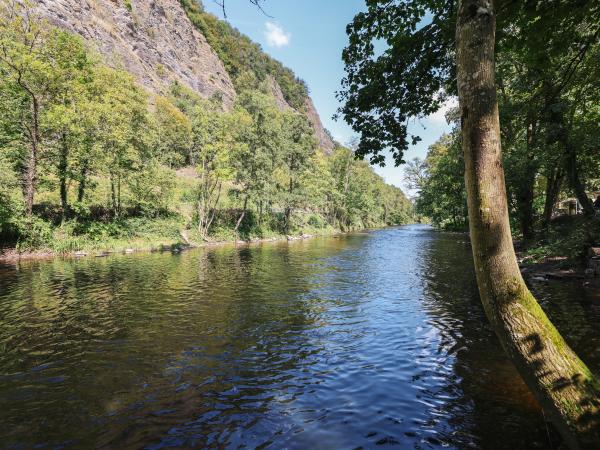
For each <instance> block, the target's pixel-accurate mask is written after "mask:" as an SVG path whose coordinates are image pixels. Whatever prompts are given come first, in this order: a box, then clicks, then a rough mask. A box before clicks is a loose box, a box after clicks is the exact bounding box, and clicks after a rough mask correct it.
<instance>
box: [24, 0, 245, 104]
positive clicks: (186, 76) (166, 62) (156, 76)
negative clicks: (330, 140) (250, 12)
mask: <svg viewBox="0 0 600 450" xmlns="http://www.w3.org/2000/svg"><path fill="white" fill-rule="evenodd" d="M35 2H36V3H37V4H38V5H39V11H40V13H41V14H42V15H43V16H45V17H46V18H48V20H49V21H50V22H52V23H53V24H55V25H57V26H59V27H62V28H65V29H67V30H69V31H72V32H75V33H77V34H79V35H81V36H82V37H83V38H84V39H86V40H87V41H88V42H90V44H91V45H92V46H93V47H95V48H96V49H97V50H98V51H99V52H100V53H101V54H102V55H103V56H104V58H105V60H106V62H107V63H108V64H110V65H112V66H119V67H123V68H124V69H126V70H127V71H128V72H130V73H131V74H133V75H134V76H135V77H136V78H137V79H138V80H139V82H140V83H142V84H143V85H144V86H146V88H148V89H149V90H150V91H152V92H155V93H160V92H163V91H164V90H165V89H166V88H167V87H168V86H169V85H170V84H171V83H172V82H173V81H175V80H177V81H179V82H181V83H182V84H184V85H186V86H188V87H189V88H191V89H193V90H194V91H196V92H198V93H199V94H200V95H202V96H203V97H210V96H212V95H214V94H220V95H221V96H222V97H223V102H224V104H225V106H226V107H227V106H230V105H231V104H232V103H233V100H234V99H235V95H236V94H235V90H234V88H233V83H232V82H231V80H230V78H229V75H228V74H227V71H226V70H225V68H224V67H223V64H222V63H221V61H220V60H219V58H218V57H217V55H216V54H215V53H214V51H213V50H212V48H211V47H210V46H209V45H208V43H207V42H206V39H205V38H204V36H203V35H202V34H201V33H200V32H199V31H197V30H196V28H195V27H194V26H193V25H192V23H191V22H190V21H189V19H188V18H187V16H186V14H185V12H184V11H183V9H182V8H181V6H180V4H179V0H35Z"/></svg>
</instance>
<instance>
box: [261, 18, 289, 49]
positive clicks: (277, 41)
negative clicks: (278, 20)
mask: <svg viewBox="0 0 600 450" xmlns="http://www.w3.org/2000/svg"><path fill="white" fill-rule="evenodd" d="M291 37H292V35H291V34H290V33H286V32H285V31H283V28H281V27H280V26H279V25H277V24H274V23H273V22H265V38H266V39H267V44H268V45H270V46H271V47H285V46H286V45H288V44H289V43H290V38H291Z"/></svg>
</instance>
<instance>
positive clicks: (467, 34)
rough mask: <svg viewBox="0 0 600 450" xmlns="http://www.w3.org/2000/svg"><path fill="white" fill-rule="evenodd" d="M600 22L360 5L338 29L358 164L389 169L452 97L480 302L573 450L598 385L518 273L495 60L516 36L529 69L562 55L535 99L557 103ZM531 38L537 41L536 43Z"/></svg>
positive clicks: (514, 6) (517, 9) (538, 6)
mask: <svg viewBox="0 0 600 450" xmlns="http://www.w3.org/2000/svg"><path fill="white" fill-rule="evenodd" d="M599 19H600V6H599V5H598V2H594V1H584V0H572V1H568V0H549V1H542V0H531V1H527V2H513V1H509V0H505V1H501V0H500V1H498V0H497V1H495V2H493V1H491V0H460V1H458V2H455V1H452V0H450V1H447V0H443V1H442V0H404V1H402V0H368V1H367V10H366V11H365V12H361V13H359V14H357V15H356V17H355V18H354V20H353V21H352V23H350V24H349V25H348V28H347V32H348V35H349V45H348V47H347V48H346V49H345V50H344V53H343V58H344V62H345V65H346V72H347V75H346V77H345V78H344V80H343V87H342V91H341V92H340V93H339V98H340V100H341V101H342V102H343V104H344V106H343V107H342V108H341V110H340V113H341V115H342V116H343V117H344V118H345V120H346V121H347V122H348V123H349V124H350V125H351V126H352V127H353V129H354V130H355V131H357V132H358V133H360V135H361V140H360V144H359V148H358V152H357V153H358V155H359V156H367V155H370V159H371V162H373V163H377V164H383V163H384V162H385V156H384V155H385V153H384V151H385V150H386V149H388V150H390V151H391V152H392V155H393V157H394V159H395V162H396V164H397V165H398V164H401V163H403V162H404V161H403V153H404V151H405V150H406V149H407V148H408V145H409V142H411V141H412V142H413V143H414V142H416V141H417V140H418V139H419V137H418V136H414V135H410V134H409V130H408V120H409V119H411V118H414V117H424V116H427V115H429V114H431V113H434V112H435V111H437V110H438V109H439V108H440V106H441V105H442V104H443V102H444V101H445V99H446V96H448V95H458V98H459V109H460V116H461V133H462V145H463V152H464V159H465V182H466V187H467V198H468V209H469V226H470V234H471V243H472V250H473V259H474V262H475V270H476V276H477V283H478V286H479V292H480V297H481V300H482V303H483V306H484V309H485V312H486V315H487V317H488V318H489V320H490V322H491V324H492V327H493V328H494V330H495V332H496V334H497V336H498V338H499V339H500V342H501V344H502V346H503V348H504V350H505V351H506V353H507V354H508V356H509V357H510V359H511V360H512V361H513V363H514V364H515V365H516V367H517V369H518V371H519V372H520V374H521V376H522V377H523V379H524V380H525V382H526V383H527V385H528V386H529V387H530V389H531V390H532V392H533V393H534V395H535V396H536V397H537V399H538V400H539V402H540V404H541V405H542V407H543V409H544V411H545V412H546V413H547V416H548V417H549V418H550V420H551V421H552V422H553V423H554V424H555V426H556V427H557V429H558V430H559V431H560V432H561V434H562V436H563V438H564V439H565V441H566V442H567V443H568V445H569V446H570V447H572V448H600V447H598V446H599V445H600V384H599V382H598V380H597V379H596V378H595V376H594V375H593V374H592V372H591V371H590V370H589V369H588V368H587V367H586V365H585V364H584V363H583V362H582V361H581V360H580V359H579V358H578V356H577V355H576V354H575V353H574V352H573V350H572V349H571V348H570V347H569V346H568V345H567V343H566V342H565V340H564V339H563V337H562V336H561V335H560V333H559V332H558V331H557V330H556V328H555V327H554V326H553V325H552V323H551V322H550V320H549V319H548V318H547V316H546V314H545V313H544V312H543V311H542V309H541V307H540V306H539V304H538V303H537V301H536V299H535V298H534V297H533V295H532V294H531V293H530V292H529V290H528V288H527V286H526V285H525V282H524V280H523V278H522V276H521V273H520V271H519V267H518V264H517V260H516V256H515V252H514V249H513V242H512V236H511V231H510V224H509V216H508V206H507V196H506V188H505V182H504V173H503V167H502V151H501V144H500V141H501V135H500V120H499V114H498V102H497V98H496V74H495V59H496V58H502V57H503V56H504V55H505V53H506V52H508V51H511V50H512V51H514V49H503V48H501V47H498V45H497V43H498V42H499V41H500V37H502V36H506V35H510V34H511V33H513V34H514V33H518V34H519V35H520V36H521V38H522V39H521V42H522V47H521V48H520V49H519V50H520V51H525V52H530V53H531V56H532V58H531V61H535V58H534V56H535V52H541V51H546V52H549V54H552V52H559V51H561V49H562V50H564V51H565V52H566V54H567V56H569V55H572V61H569V62H570V64H565V66H564V71H561V74H562V76H558V77H556V78H554V79H548V80H543V83H541V84H543V86H544V90H543V92H544V95H546V96H548V95H551V96H555V97H559V96H560V95H561V92H562V90H564V88H565V86H566V85H567V84H568V83H569V77H571V76H572V74H570V71H572V70H576V69H577V67H578V65H579V63H580V61H581V60H582V58H584V57H585V55H586V52H587V50H588V49H589V48H590V45H591V44H592V43H595V40H596V38H597V36H598V28H599V27H600V20H599ZM565 29H567V30H568V29H572V30H574V32H573V33H572V38H571V39H572V42H567V43H565V42H564V39H558V38H557V36H556V35H555V34H556V33H558V32H559V31H564V30H565ZM540 33H541V36H546V38H545V39H543V40H541V39H539V37H540ZM544 33H545V34H544ZM562 34H563V35H564V33H562ZM512 42H513V44H514V40H513V41H512ZM530 43H537V44H535V45H533V44H532V45H530V46H528V45H529V44H530ZM540 43H543V44H544V48H542V47H541V46H540ZM563 72H564V73H563ZM548 86H550V87H551V90H550V94H549V93H548V92H549V91H548ZM540 92H542V89H540Z"/></svg>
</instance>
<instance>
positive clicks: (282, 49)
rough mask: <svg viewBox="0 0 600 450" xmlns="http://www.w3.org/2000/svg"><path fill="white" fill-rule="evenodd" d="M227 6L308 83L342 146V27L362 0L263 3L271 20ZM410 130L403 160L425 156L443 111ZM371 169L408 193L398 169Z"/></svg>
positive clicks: (237, 1) (241, 0) (212, 7)
mask: <svg viewBox="0 0 600 450" xmlns="http://www.w3.org/2000/svg"><path fill="white" fill-rule="evenodd" d="M203 3H204V5H205V7H206V9H207V10H208V11H210V12H212V13H214V14H216V15H217V16H218V17H219V18H221V19H222V18H223V12H222V10H221V8H220V7H219V6H218V5H217V4H216V3H215V2H214V1H213V0H204V2H203ZM226 7H227V20H228V21H229V22H230V23H231V24H232V25H233V26H235V27H236V28H237V29H238V30H240V31H241V32H242V33H244V34H246V35H248V36H249V37H250V38H251V39H252V40H254V41H255V42H258V43H259V44H260V45H261V46H262V47H263V49H264V50H265V51H266V52H267V53H269V54H270V55H271V56H273V57H274V58H276V59H278V60H279V61H281V62H282V63H283V64H285V65H286V66H288V67H289V68H291V69H292V70H293V71H294V72H295V73H296V74H297V75H298V76H299V77H300V78H302V79H303V80H305V81H306V82H307V84H308V87H309V89H310V94H311V97H312V99H313V101H314V103H315V106H316V108H317V110H318V112H319V114H320V116H321V120H322V121H323V124H324V125H325V127H326V128H327V129H329V131H331V133H332V134H333V136H334V137H335V138H336V139H337V140H338V141H340V142H342V143H346V142H347V141H348V140H349V139H350V138H351V137H352V136H353V132H352V129H351V128H350V127H349V126H348V125H346V123H345V122H344V121H343V120H342V119H340V120H338V121H337V122H336V121H334V120H333V119H332V116H333V115H334V113H335V112H336V110H337V108H338V106H339V103H338V102H337V100H336V98H335V92H336V91H337V90H338V89H339V87H340V80H341V79H342V77H343V76H344V65H343V63H342V60H341V54H342V50H343V48H344V47H345V46H346V43H347V37H346V25H347V24H348V23H349V22H350V21H351V20H352V18H353V17H354V15H355V14H356V13H357V12H359V11H361V10H363V9H364V0H302V1H291V0H266V1H265V2H264V3H263V7H264V9H265V11H266V13H267V14H269V16H272V17H267V16H265V15H264V14H263V13H261V12H260V11H259V10H258V9H257V8H256V7H254V6H253V5H251V4H250V2H249V1H248V0H226ZM424 127H425V128H424ZM410 128H411V130H410V131H412V132H414V133H417V134H418V135H419V136H421V137H422V139H423V140H422V141H421V142H419V143H418V144H417V145H416V146H414V147H412V148H411V149H410V150H409V151H408V153H407V154H406V158H405V159H407V158H408V159H411V158H413V157H415V156H418V157H421V158H422V157H424V156H425V154H426V152H427V147H428V146H429V145H430V144H432V143H433V142H434V141H435V140H436V139H437V138H438V137H439V136H440V135H441V134H442V133H444V132H445V131H448V130H449V127H448V125H447V124H446V122H445V120H444V116H443V113H438V114H435V115H434V116H433V117H430V118H427V119H424V120H422V121H420V122H414V123H412V124H411V125H410ZM375 170H376V171H377V172H378V173H379V174H380V175H382V176H383V177H384V179H385V180H386V181H387V182H388V183H391V184H394V185H396V186H399V187H401V188H403V189H405V191H407V189H406V188H405V185H404V182H403V175H402V172H403V170H402V168H398V167H394V165H393V162H392V161H391V159H389V158H388V164H387V166H386V167H385V168H379V167H376V168H375Z"/></svg>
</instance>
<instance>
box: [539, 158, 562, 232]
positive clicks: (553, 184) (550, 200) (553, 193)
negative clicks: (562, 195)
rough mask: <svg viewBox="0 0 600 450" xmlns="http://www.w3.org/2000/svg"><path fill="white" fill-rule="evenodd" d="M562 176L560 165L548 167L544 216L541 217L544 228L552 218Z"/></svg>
mask: <svg viewBox="0 0 600 450" xmlns="http://www.w3.org/2000/svg"><path fill="white" fill-rule="evenodd" d="M563 177H564V172H563V170H562V167H560V166H558V167H553V168H552V169H550V174H549V175H548V176H547V177H546V198H545V200H544V216H543V218H542V226H543V227H544V229H547V228H548V225H549V224H550V220H551V219H552V212H553V211H554V205H555V204H556V200H557V199H558V193H559V192H560V186H561V184H562V180H563Z"/></svg>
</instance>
